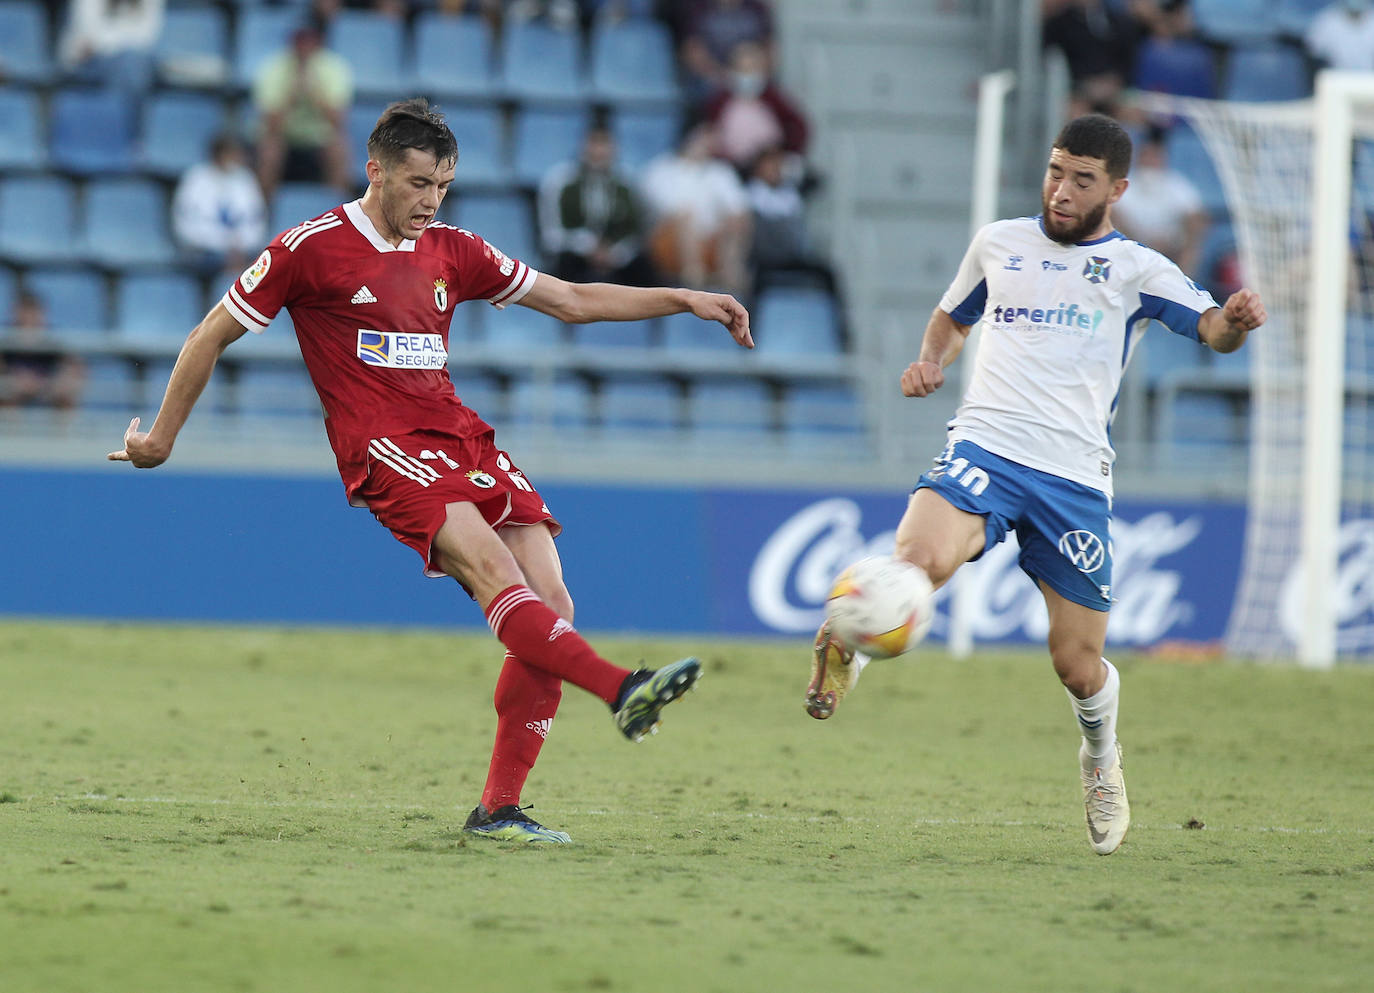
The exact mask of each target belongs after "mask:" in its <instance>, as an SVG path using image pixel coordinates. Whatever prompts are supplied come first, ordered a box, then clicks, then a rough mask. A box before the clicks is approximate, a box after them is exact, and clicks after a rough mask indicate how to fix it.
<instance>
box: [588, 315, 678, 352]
mask: <svg viewBox="0 0 1374 993" xmlns="http://www.w3.org/2000/svg"><path fill="white" fill-rule="evenodd" d="M571 327H572V343H573V345H575V346H576V347H578V348H638V349H650V348H653V347H654V345H655V344H656V343H657V341H658V322H657V321H596V322H594V323H592V324H574V325H572V326H571Z"/></svg>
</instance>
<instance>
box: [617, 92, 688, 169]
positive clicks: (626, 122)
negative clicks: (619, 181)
mask: <svg viewBox="0 0 1374 993" xmlns="http://www.w3.org/2000/svg"><path fill="white" fill-rule="evenodd" d="M681 128H682V113H681V111H679V110H676V109H672V110H649V109H640V108H626V107H621V108H620V109H618V110H617V111H616V113H615V116H614V117H613V118H612V119H611V133H612V134H613V135H614V136H615V143H616V147H617V149H618V150H619V153H620V155H619V164H620V168H621V169H622V170H624V171H625V172H626V173H627V174H629V175H635V174H636V173H638V172H639V171H640V170H641V169H643V168H644V167H645V166H646V165H648V163H649V161H650V160H651V159H653V158H654V157H655V156H657V155H661V154H662V153H664V152H667V151H669V150H671V149H672V148H673V146H674V145H676V144H677V139H678V132H679V131H680V130H681Z"/></svg>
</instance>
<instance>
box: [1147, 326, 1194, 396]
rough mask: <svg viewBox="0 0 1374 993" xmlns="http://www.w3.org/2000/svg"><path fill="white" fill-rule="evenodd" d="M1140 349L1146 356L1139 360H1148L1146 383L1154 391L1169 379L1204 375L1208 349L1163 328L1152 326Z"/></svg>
mask: <svg viewBox="0 0 1374 993" xmlns="http://www.w3.org/2000/svg"><path fill="white" fill-rule="evenodd" d="M1137 347H1138V348H1140V349H1141V350H1142V351H1143V353H1144V354H1142V355H1140V356H1139V358H1141V359H1144V360H1145V361H1144V364H1145V382H1146V384H1147V385H1148V386H1149V387H1150V388H1151V389H1154V388H1157V387H1159V386H1160V385H1161V384H1162V383H1164V382H1166V381H1167V380H1170V379H1178V378H1180V377H1193V376H1197V375H1201V374H1203V373H1204V372H1205V369H1206V362H1207V346H1205V345H1201V344H1199V343H1198V342H1196V341H1194V340H1193V339H1191V338H1185V337H1184V336H1183V335H1181V334H1174V333H1173V332H1172V331H1170V330H1169V329H1168V328H1166V327H1165V326H1164V325H1162V324H1159V323H1153V324H1151V325H1150V329H1149V330H1148V331H1146V332H1145V336H1144V338H1142V339H1141V341H1140V344H1139V346H1137Z"/></svg>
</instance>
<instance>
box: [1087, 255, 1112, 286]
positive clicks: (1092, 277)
mask: <svg viewBox="0 0 1374 993" xmlns="http://www.w3.org/2000/svg"><path fill="white" fill-rule="evenodd" d="M1111 274H1112V260H1111V259H1103V258H1098V257H1097V256H1096V255H1089V256H1088V261H1087V262H1085V263H1084V264H1083V278H1084V279H1086V280H1087V281H1088V282H1090V283H1105V282H1106V281H1107V279H1108V277H1110V276H1111Z"/></svg>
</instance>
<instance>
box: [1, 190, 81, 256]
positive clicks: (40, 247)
mask: <svg viewBox="0 0 1374 993" xmlns="http://www.w3.org/2000/svg"><path fill="white" fill-rule="evenodd" d="M75 204H76V188H75V186H74V185H73V184H72V183H71V182H69V181H68V180H65V179H63V178H61V177H60V176H18V177H15V178H13V179H5V180H0V256H4V257H5V258H8V259H10V260H11V261H14V262H18V263H22V264H25V265H30V264H34V263H38V264H45V263H52V262H69V261H75V259H76V257H77V247H78V246H77V226H76V207H75Z"/></svg>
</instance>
